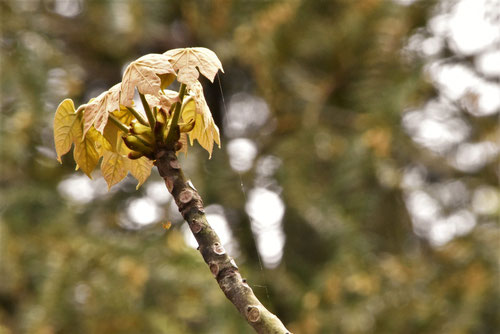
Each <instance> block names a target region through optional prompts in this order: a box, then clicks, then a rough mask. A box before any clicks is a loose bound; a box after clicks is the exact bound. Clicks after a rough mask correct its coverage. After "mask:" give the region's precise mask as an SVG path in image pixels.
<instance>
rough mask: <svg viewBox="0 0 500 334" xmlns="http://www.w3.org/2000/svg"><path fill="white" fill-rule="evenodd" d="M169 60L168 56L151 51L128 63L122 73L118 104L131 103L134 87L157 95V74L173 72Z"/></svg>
mask: <svg viewBox="0 0 500 334" xmlns="http://www.w3.org/2000/svg"><path fill="white" fill-rule="evenodd" d="M169 60H170V57H168V56H165V55H162V54H157V53H151V54H148V55H146V56H143V57H141V58H139V59H137V60H135V61H133V62H132V63H130V65H128V67H127V69H126V70H125V73H124V74H123V80H122V84H121V96H120V104H122V105H124V106H126V107H131V106H132V105H133V102H134V101H133V98H134V88H135V87H137V90H138V91H139V93H142V94H151V95H154V96H158V95H159V92H160V88H161V79H160V77H159V75H162V74H168V73H172V74H175V71H174V68H173V67H172V65H171V64H170V62H169Z"/></svg>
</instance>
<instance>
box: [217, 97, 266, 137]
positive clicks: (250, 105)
mask: <svg viewBox="0 0 500 334" xmlns="http://www.w3.org/2000/svg"><path fill="white" fill-rule="evenodd" d="M268 116H269V107H268V106H267V103H266V102H265V101H264V100H263V99H261V98H259V97H256V96H253V95H250V94H247V93H237V94H235V95H233V96H232V97H231V100H230V102H229V106H228V112H227V117H226V119H225V120H224V128H225V130H226V131H225V133H226V135H227V136H229V137H239V136H244V135H247V134H248V133H249V132H252V131H256V130H258V129H259V128H260V127H262V126H263V125H264V124H265V123H266V121H267V119H268Z"/></svg>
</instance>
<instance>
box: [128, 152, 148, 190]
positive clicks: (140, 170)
mask: <svg viewBox="0 0 500 334" xmlns="http://www.w3.org/2000/svg"><path fill="white" fill-rule="evenodd" d="M129 168H130V173H131V174H132V176H134V177H135V179H136V180H137V181H138V182H139V183H137V187H136V189H139V187H140V186H141V185H142V184H144V182H146V180H147V179H148V177H149V175H151V169H153V162H152V161H151V160H149V159H148V158H146V157H142V158H139V159H136V160H129Z"/></svg>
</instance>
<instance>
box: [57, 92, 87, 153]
mask: <svg viewBox="0 0 500 334" xmlns="http://www.w3.org/2000/svg"><path fill="white" fill-rule="evenodd" d="M80 126H81V124H80V122H79V120H78V119H77V114H76V112H75V105H74V103H73V101H72V100H71V99H66V100H64V101H62V102H61V103H60V104H59V106H58V107H57V111H56V115H55V118H54V143H55V146H56V153H57V160H58V161H59V162H60V163H61V156H63V155H65V154H66V153H68V151H69V150H70V149H71V144H72V143H73V142H74V141H75V138H78V137H77V135H78V134H79V133H80V132H78V129H79V127H80ZM80 139H81V138H78V140H80Z"/></svg>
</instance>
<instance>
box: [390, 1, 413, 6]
mask: <svg viewBox="0 0 500 334" xmlns="http://www.w3.org/2000/svg"><path fill="white" fill-rule="evenodd" d="M392 1H394V2H395V3H397V4H399V5H401V6H410V5H412V4H413V3H414V2H416V1H417V0H392Z"/></svg>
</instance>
